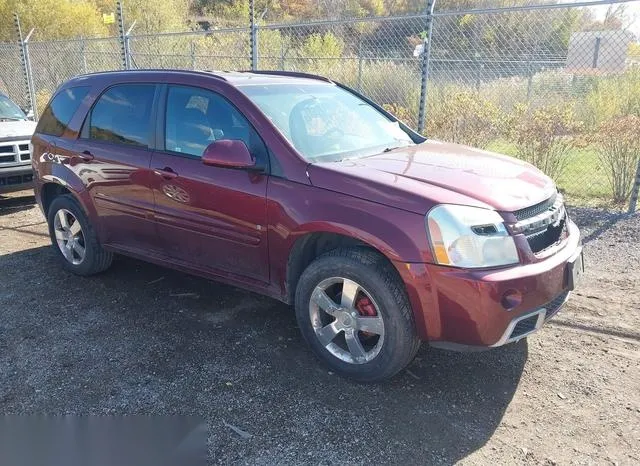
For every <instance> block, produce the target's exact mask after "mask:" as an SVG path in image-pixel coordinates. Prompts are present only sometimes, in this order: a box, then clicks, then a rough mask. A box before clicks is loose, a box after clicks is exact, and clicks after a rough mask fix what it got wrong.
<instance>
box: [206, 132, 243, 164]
mask: <svg viewBox="0 0 640 466" xmlns="http://www.w3.org/2000/svg"><path fill="white" fill-rule="evenodd" d="M202 163H204V164H205V165H211V166H213V167H222V168H252V167H255V165H256V161H255V160H254V159H253V157H251V153H250V152H249V149H248V148H247V145H246V144H245V143H244V142H243V141H239V140H236V139H220V140H218V141H214V142H212V143H211V144H209V145H208V146H207V148H206V149H205V150H204V153H203V154H202Z"/></svg>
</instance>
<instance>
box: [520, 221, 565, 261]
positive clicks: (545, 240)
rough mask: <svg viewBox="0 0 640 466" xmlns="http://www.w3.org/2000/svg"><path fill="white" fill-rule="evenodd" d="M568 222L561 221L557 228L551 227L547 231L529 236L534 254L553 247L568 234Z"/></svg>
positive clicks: (528, 239)
mask: <svg viewBox="0 0 640 466" xmlns="http://www.w3.org/2000/svg"><path fill="white" fill-rule="evenodd" d="M566 231H567V222H566V218H565V219H562V220H561V221H560V224H559V225H557V226H553V225H549V226H548V227H547V229H546V230H543V231H540V232H538V233H534V234H532V235H528V236H527V241H528V242H529V247H530V248H531V251H532V252H533V253H539V252H542V251H544V250H545V249H547V248H548V247H550V246H553V245H554V244H556V243H557V242H559V241H560V239H561V238H562V237H563V236H564V235H565V234H566Z"/></svg>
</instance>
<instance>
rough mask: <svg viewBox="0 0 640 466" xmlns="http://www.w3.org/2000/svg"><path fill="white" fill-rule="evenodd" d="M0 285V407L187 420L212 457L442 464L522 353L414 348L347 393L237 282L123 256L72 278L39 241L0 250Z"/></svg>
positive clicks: (491, 415) (283, 312) (292, 326)
mask: <svg viewBox="0 0 640 466" xmlns="http://www.w3.org/2000/svg"><path fill="white" fill-rule="evenodd" d="M16 271H19V273H16ZM0 280H1V282H2V289H1V291H0V335H1V338H0V367H2V370H1V371H0V409H1V410H2V412H4V413H47V414H62V413H75V414H91V413H93V414H105V413H109V414H133V413H149V414H171V413H182V414H196V415H201V416H203V417H204V418H205V419H206V420H207V421H208V423H209V426H210V452H211V455H212V458H213V460H214V461H217V462H223V463H228V462H247V463H256V462H262V463H280V464H287V463H300V462H311V463H318V464H334V463H345V462H374V461H375V462H382V463H411V464H413V463H422V464H426V463H452V462H455V461H457V460H459V459H462V458H464V457H466V456H467V455H469V454H470V453H472V452H474V451H475V450H477V449H478V448H480V447H481V446H482V445H484V444H485V443H486V442H487V440H488V439H489V438H490V437H491V435H492V434H493V432H494V431H495V429H496V428H497V426H498V425H499V423H500V420H501V419H502V416H503V414H504V411H505V410H506V408H507V406H508V405H509V403H510V401H511V399H512V397H513V394H514V391H515V390H516V387H517V385H518V382H519V380H520V377H521V374H522V371H523V366H524V364H525V362H526V359H527V344H526V342H521V343H519V344H516V345H511V346H508V347H504V348H500V349H497V350H493V351H489V352H484V353H469V354H460V353H449V352H444V351H439V350H434V349H429V348H427V347H426V345H425V346H424V347H423V348H422V349H421V351H420V352H419V354H418V358H417V359H416V361H415V362H414V363H413V364H412V365H411V367H410V368H409V371H405V372H403V373H401V374H400V375H398V376H397V377H396V378H394V379H393V380H391V381H389V382H387V383H384V384H379V385H362V384H355V383H351V382H348V381H346V380H344V379H341V378H339V377H337V376H336V375H333V374H331V373H330V372H329V371H328V370H327V369H326V368H324V367H323V366H322V365H320V363H319V362H318V361H317V360H316V359H315V358H314V356H313V355H312V354H311V353H310V352H309V350H308V349H307V348H306V346H305V344H304V342H303V341H302V339H301V337H300V335H299V333H298V330H297V328H296V323H295V318H294V314H293V312H292V310H291V309H290V308H289V307H288V306H285V305H283V304H281V303H278V302H276V301H273V300H271V299H268V298H263V297H261V296H258V295H254V294H251V293H248V292H245V291H243V290H239V289H237V288H233V287H228V286H223V285H220V284H216V283H212V282H209V281H206V280H202V279H199V278H194V277H191V276H188V275H185V274H182V273H178V272H174V271H171V270H167V269H164V268H160V267H156V266H154V265H150V264H146V263H143V262H139V261H135V260H130V259H124V258H119V259H118V260H117V261H116V262H115V263H114V266H113V267H112V268H111V269H110V270H109V271H108V272H106V273H104V274H102V275H100V276H97V277H92V278H80V277H75V276H72V275H69V274H67V273H65V272H63V271H62V270H61V269H60V268H59V267H58V266H57V264H56V257H55V256H54V255H53V254H52V252H51V251H50V249H49V248H48V247H41V248H36V249H31V250H26V251H22V252H19V253H15V254H9V255H5V256H1V257H0ZM225 423H226V424H225ZM227 424H229V425H233V426H236V427H238V428H240V429H242V430H244V431H246V432H248V433H250V434H251V435H252V437H251V438H249V439H246V440H245V439H242V438H241V437H239V436H238V435H237V434H236V433H235V432H234V431H233V430H232V429H230V428H229V427H228V425H227Z"/></svg>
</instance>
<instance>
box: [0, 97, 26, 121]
mask: <svg viewBox="0 0 640 466" xmlns="http://www.w3.org/2000/svg"><path fill="white" fill-rule="evenodd" d="M26 119H27V117H26V116H25V114H24V113H23V112H22V110H20V107H18V106H17V105H16V104H14V103H13V102H12V101H11V100H10V99H9V98H8V97H6V96H4V95H1V94H0V121H2V120H5V121H6V120H26Z"/></svg>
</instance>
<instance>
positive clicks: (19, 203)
mask: <svg viewBox="0 0 640 466" xmlns="http://www.w3.org/2000/svg"><path fill="white" fill-rule="evenodd" d="M35 203H36V198H35V197H34V195H33V193H31V194H29V195H26V196H21V197H7V196H5V195H2V194H0V216H2V215H9V214H15V213H16V212H20V211H23V210H30V209H32V208H33V205H34V204H35Z"/></svg>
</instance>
